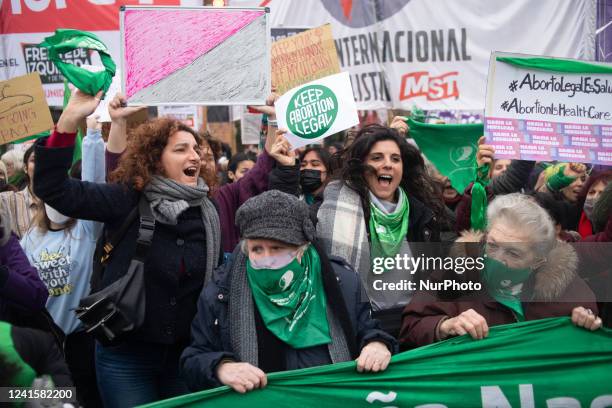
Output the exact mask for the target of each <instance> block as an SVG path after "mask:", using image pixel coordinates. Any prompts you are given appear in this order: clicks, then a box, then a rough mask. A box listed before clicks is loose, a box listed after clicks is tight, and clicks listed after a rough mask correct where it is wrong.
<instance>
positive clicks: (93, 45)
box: [40, 29, 116, 95]
mask: <svg viewBox="0 0 612 408" xmlns="http://www.w3.org/2000/svg"><path fill="white" fill-rule="evenodd" d="M40 46H41V47H46V48H48V49H49V59H50V60H51V61H53V63H54V64H55V65H56V66H57V68H58V69H59V70H60V72H61V73H62V74H63V75H64V76H65V77H66V79H68V81H69V82H70V83H71V84H74V85H75V86H76V87H77V88H79V89H80V90H81V91H83V92H85V93H87V94H89V95H95V94H97V93H98V92H99V91H100V90H103V91H104V92H106V91H108V88H109V87H110V85H111V82H112V80H113V77H114V76H115V70H116V67H115V62H114V61H113V59H112V58H111V56H110V53H109V51H108V48H106V45H104V43H103V42H102V41H101V40H100V39H99V38H98V37H97V36H96V35H94V34H92V33H88V32H85V31H79V30H71V29H58V30H55V35H52V36H51V37H47V38H45V40H44V41H43V42H42V43H40ZM77 48H86V49H89V50H96V51H98V53H99V54H100V59H101V60H102V64H103V65H104V68H106V69H105V70H104V71H100V72H90V71H87V70H86V69H84V68H80V67H77V66H75V65H73V64H69V63H67V62H64V61H62V59H61V58H60V54H62V53H65V52H68V51H72V50H74V49H77Z"/></svg>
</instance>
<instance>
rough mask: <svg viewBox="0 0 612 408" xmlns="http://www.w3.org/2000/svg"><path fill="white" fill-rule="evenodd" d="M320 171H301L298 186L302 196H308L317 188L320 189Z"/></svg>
mask: <svg viewBox="0 0 612 408" xmlns="http://www.w3.org/2000/svg"><path fill="white" fill-rule="evenodd" d="M322 184H323V182H322V181H321V170H310V169H309V170H301V171H300V186H301V187H302V192H303V193H304V194H310V193H312V192H313V191H315V190H316V189H317V188H319V187H321V185H322Z"/></svg>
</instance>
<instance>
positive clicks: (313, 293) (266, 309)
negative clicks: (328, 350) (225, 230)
mask: <svg viewBox="0 0 612 408" xmlns="http://www.w3.org/2000/svg"><path fill="white" fill-rule="evenodd" d="M247 277H248V279H249V285H250V286H251V291H252V292H253V299H255V304H256V305H257V309H258V310H259V313H260V314H261V317H262V319H263V321H264V324H265V325H266V327H267V328H268V330H270V331H271V332H272V333H273V334H274V335H275V336H276V337H278V338H279V339H281V340H282V341H284V342H285V343H287V344H288V345H290V346H291V347H293V348H296V349H300V348H306V347H313V346H320V345H322V344H329V343H331V337H330V335H329V324H328V322H327V315H326V298H325V290H324V289H323V278H322V276H321V259H320V258H319V254H317V251H316V250H315V249H314V247H313V246H312V245H309V246H308V249H307V250H306V251H305V252H304V255H303V256H302V260H301V264H300V263H299V262H298V261H297V258H296V259H294V260H293V261H292V262H291V263H290V264H289V265H287V266H285V267H284V268H280V269H254V268H253V267H252V266H251V262H250V261H248V260H247Z"/></svg>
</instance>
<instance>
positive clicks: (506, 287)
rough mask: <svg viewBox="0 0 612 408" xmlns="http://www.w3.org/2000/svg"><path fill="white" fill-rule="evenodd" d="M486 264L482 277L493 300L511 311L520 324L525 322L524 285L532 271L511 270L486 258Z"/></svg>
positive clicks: (524, 269)
mask: <svg viewBox="0 0 612 408" xmlns="http://www.w3.org/2000/svg"><path fill="white" fill-rule="evenodd" d="M484 263H485V268H484V269H483V271H482V274H483V275H482V277H483V281H484V283H485V285H486V286H487V290H488V291H489V294H490V295H491V296H492V297H493V299H495V300H496V301H498V302H499V303H501V304H502V305H504V306H506V307H508V308H509V309H511V310H512V311H513V312H514V314H515V316H516V318H517V320H518V321H519V322H522V321H524V320H525V312H524V311H523V304H522V302H521V291H522V287H523V285H522V284H523V283H524V282H525V281H526V280H527V279H528V278H529V276H530V275H531V269H529V268H522V269H518V268H509V267H507V266H506V265H504V264H503V263H502V262H500V261H498V260H496V259H493V258H491V257H486V258H485V261H484Z"/></svg>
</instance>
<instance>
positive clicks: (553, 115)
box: [485, 53, 612, 165]
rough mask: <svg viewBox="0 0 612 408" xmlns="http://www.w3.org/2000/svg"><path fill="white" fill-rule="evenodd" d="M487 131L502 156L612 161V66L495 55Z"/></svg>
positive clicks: (486, 118) (487, 110) (501, 54)
mask: <svg viewBox="0 0 612 408" xmlns="http://www.w3.org/2000/svg"><path fill="white" fill-rule="evenodd" d="M485 135H486V136H487V143H488V144H491V145H493V146H495V157H497V158H503V159H522V160H537V161H552V160H558V161H562V162H582V163H594V164H603V165H612V64H604V63H596V62H584V61H578V60H569V59H557V58H544V57H536V56H526V55H519V54H506V53H493V54H492V55H491V66H490V68H489V80H488V85H487V102H486V109H485Z"/></svg>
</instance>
